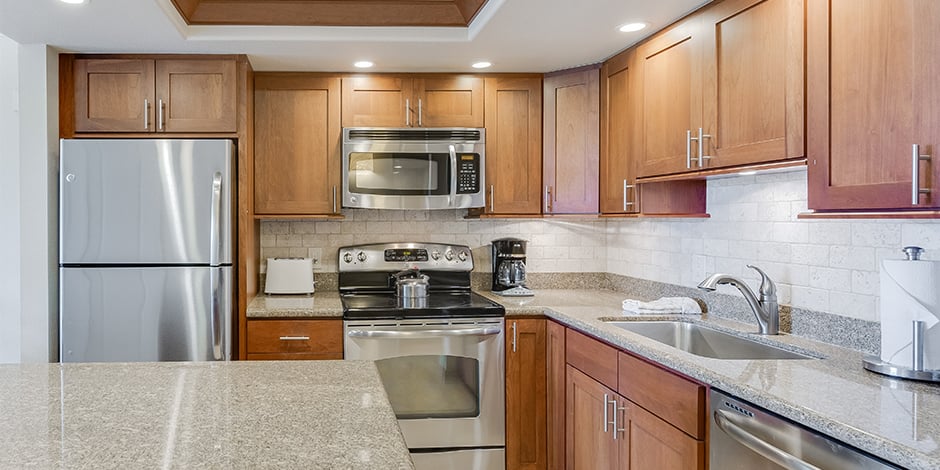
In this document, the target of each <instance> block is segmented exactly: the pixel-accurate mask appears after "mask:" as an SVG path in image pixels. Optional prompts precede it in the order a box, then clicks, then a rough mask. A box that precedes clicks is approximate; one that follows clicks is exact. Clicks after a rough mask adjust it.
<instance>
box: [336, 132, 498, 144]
mask: <svg viewBox="0 0 940 470" xmlns="http://www.w3.org/2000/svg"><path fill="white" fill-rule="evenodd" d="M481 134H482V133H481V132H480V130H479V129H346V140H347V141H361V140H365V141H376V140H389V141H409V140H410V141H418V142H427V141H444V142H455V141H473V142H479V141H480V140H481V139H482V135H481Z"/></svg>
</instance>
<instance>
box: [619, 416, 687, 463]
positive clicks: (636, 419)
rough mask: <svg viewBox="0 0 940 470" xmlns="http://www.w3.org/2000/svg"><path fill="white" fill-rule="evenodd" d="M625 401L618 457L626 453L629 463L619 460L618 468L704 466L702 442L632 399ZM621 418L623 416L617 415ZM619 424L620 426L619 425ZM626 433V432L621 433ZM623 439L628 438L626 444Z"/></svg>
mask: <svg viewBox="0 0 940 470" xmlns="http://www.w3.org/2000/svg"><path fill="white" fill-rule="evenodd" d="M621 403H625V404H626V405H627V406H625V407H624V408H625V409H624V410H623V411H618V412H619V413H622V414H621V415H620V416H626V419H627V422H626V423H624V424H625V426H624V429H625V431H624V433H621V434H619V435H618V437H621V438H622V439H623V440H622V441H621V448H620V451H621V454H620V455H621V458H623V456H624V453H628V454H629V463H627V462H626V461H625V460H623V459H622V461H621V466H620V468H631V469H647V468H655V469H657V470H694V469H704V468H705V441H699V440H696V439H694V438H692V437H690V436H688V435H687V434H685V433H683V432H682V431H680V430H678V429H676V428H674V427H673V426H672V425H670V424H669V423H667V422H665V421H663V420H661V419H659V418H657V417H656V415H654V414H652V413H650V412H649V411H646V410H644V409H643V408H642V407H640V406H638V405H636V404H633V403H632V402H630V401H628V400H626V399H621ZM620 419H623V418H620ZM618 426H619V425H618ZM624 434H626V435H624ZM624 441H628V442H629V444H627V443H626V442H624Z"/></svg>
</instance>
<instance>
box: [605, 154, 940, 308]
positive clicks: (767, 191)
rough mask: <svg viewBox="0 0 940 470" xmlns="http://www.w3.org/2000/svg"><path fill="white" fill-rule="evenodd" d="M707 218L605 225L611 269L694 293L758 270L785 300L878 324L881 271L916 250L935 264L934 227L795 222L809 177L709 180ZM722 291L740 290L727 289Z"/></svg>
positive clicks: (938, 229) (938, 245)
mask: <svg viewBox="0 0 940 470" xmlns="http://www.w3.org/2000/svg"><path fill="white" fill-rule="evenodd" d="M707 197H708V212H709V214H711V218H710V219H703V220H678V219H670V220H649V219H646V220H641V221H626V220H625V221H614V220H612V221H609V222H608V227H607V230H608V235H607V254H608V256H609V257H610V261H609V263H608V271H609V272H612V273H616V274H623V275H628V276H634V277H639V278H643V279H651V280H655V281H661V282H667V283H671V284H679V285H683V286H688V287H695V286H696V285H697V284H698V283H699V282H701V281H702V280H703V279H705V277H706V276H707V275H708V274H711V273H714V272H725V273H730V274H733V275H739V276H743V277H744V278H745V279H748V280H750V283H751V285H752V286H755V287H756V286H757V285H758V283H759V277H758V275H757V274H756V273H754V271H752V270H750V269H748V268H747V267H746V266H745V265H747V264H755V265H757V266H758V267H760V268H762V269H764V270H765V271H767V272H768V274H769V275H770V276H771V277H772V278H773V279H774V280H775V281H776V282H777V286H778V288H779V291H778V295H779V297H780V301H781V303H784V304H788V305H793V306H796V307H802V308H805V309H810V310H816V311H822V312H829V313H834V314H837V315H843V316H847V317H852V318H858V319H862V320H869V321H879V319H880V315H879V305H878V304H879V298H878V291H879V268H880V265H881V260H883V259H886V258H893V259H903V258H904V256H903V254H902V253H901V251H900V249H901V247H903V246H907V245H918V246H921V247H923V248H924V249H926V250H927V252H926V254H925V256H924V258H925V259H940V222H931V221H916V220H856V221H852V220H844V219H843V220H832V219H830V220H798V219H797V218H796V216H797V214H799V213H801V212H806V210H807V209H806V208H807V202H806V171H805V170H803V171H795V172H789V173H778V174H766V175H757V176H736V177H731V178H726V179H717V180H712V181H709V182H708V196H707ZM722 287H723V289H722V291H723V292H727V293H735V294H736V293H737V291H736V290H735V289H734V288H732V287H728V286H722Z"/></svg>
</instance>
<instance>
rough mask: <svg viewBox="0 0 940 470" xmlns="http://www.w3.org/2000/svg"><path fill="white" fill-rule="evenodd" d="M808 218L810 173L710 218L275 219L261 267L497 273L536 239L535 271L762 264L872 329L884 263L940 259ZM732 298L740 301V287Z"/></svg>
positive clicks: (939, 238) (747, 183)
mask: <svg viewBox="0 0 940 470" xmlns="http://www.w3.org/2000/svg"><path fill="white" fill-rule="evenodd" d="M806 210H807V204H806V171H805V170H798V171H791V172H785V173H772V174H764V175H753V176H734V177H728V178H722V179H715V180H711V181H709V182H708V212H709V213H710V214H711V218H709V219H609V220H601V219H596V218H584V219H577V218H575V219H567V218H566V219H481V220H477V219H464V216H465V214H466V211H461V210H457V211H453V210H444V211H386V210H363V209H347V210H344V211H343V213H344V215H345V216H346V219H344V220H342V221H337V220H322V221H319V220H318V221H314V220H291V221H287V220H266V221H263V222H262V223H261V257H262V260H263V259H265V258H273V257H286V256H302V257H312V258H315V259H317V260H318V261H317V263H316V265H315V269H317V270H318V271H320V272H325V273H329V272H336V269H337V250H338V249H339V247H341V246H345V245H353V244H360V243H375V242H392V241H430V242H445V243H457V244H462V245H468V246H470V247H471V248H473V254H474V263H475V266H476V269H475V270H476V271H479V272H488V271H490V252H489V250H490V246H489V243H490V241H491V240H493V239H496V238H503V237H518V238H522V239H525V240H528V241H529V246H528V248H529V250H528V266H527V267H528V270H529V271H530V272H535V273H553V272H590V273H594V272H607V273H612V274H619V275H624V276H630V277H633V278H640V279H647V280H652V281H658V282H664V283H669V284H676V285H680V286H686V287H695V286H696V285H697V284H698V283H699V282H700V281H701V280H702V279H704V278H705V277H706V276H707V275H708V274H711V273H713V272H719V271H720V272H726V273H730V274H733V275H738V276H742V277H743V278H744V279H746V280H748V281H749V282H750V283H751V284H752V285H753V286H756V285H757V283H758V280H759V277H758V276H757V274H756V273H754V272H753V271H751V270H750V269H748V268H747V267H746V265H747V264H755V265H757V266H759V267H761V268H762V269H764V270H765V271H767V273H768V274H769V275H770V276H771V277H772V278H773V279H774V281H775V282H776V283H777V286H778V295H779V298H780V302H781V303H782V304H787V305H792V306H794V307H798V308H802V309H807V310H815V311H820V312H829V313H834V314H837V315H842V316H847V317H851V318H855V319H860V320H868V321H878V320H879V313H878V290H879V266H880V264H881V260H882V259H885V258H898V259H900V258H902V257H903V254H902V253H901V251H900V248H901V247H903V246H906V245H918V246H921V247H923V248H925V249H926V250H927V252H926V254H925V256H924V258H925V259H940V222H932V221H916V220H798V219H797V217H796V216H797V214H799V213H801V212H806ZM262 264H263V262H262ZM263 269H264V266H263V265H262V270H263ZM721 292H725V293H729V294H734V295H737V291H736V290H735V289H734V288H731V287H729V286H722V289H721Z"/></svg>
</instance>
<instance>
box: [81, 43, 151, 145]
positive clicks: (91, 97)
mask: <svg viewBox="0 0 940 470" xmlns="http://www.w3.org/2000/svg"><path fill="white" fill-rule="evenodd" d="M74 95H75V131H76V132H152V131H153V130H154V129H155V126H154V120H153V117H154V106H156V101H155V100H154V62H153V61H152V60H144V59H76V60H75V65H74Z"/></svg>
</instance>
